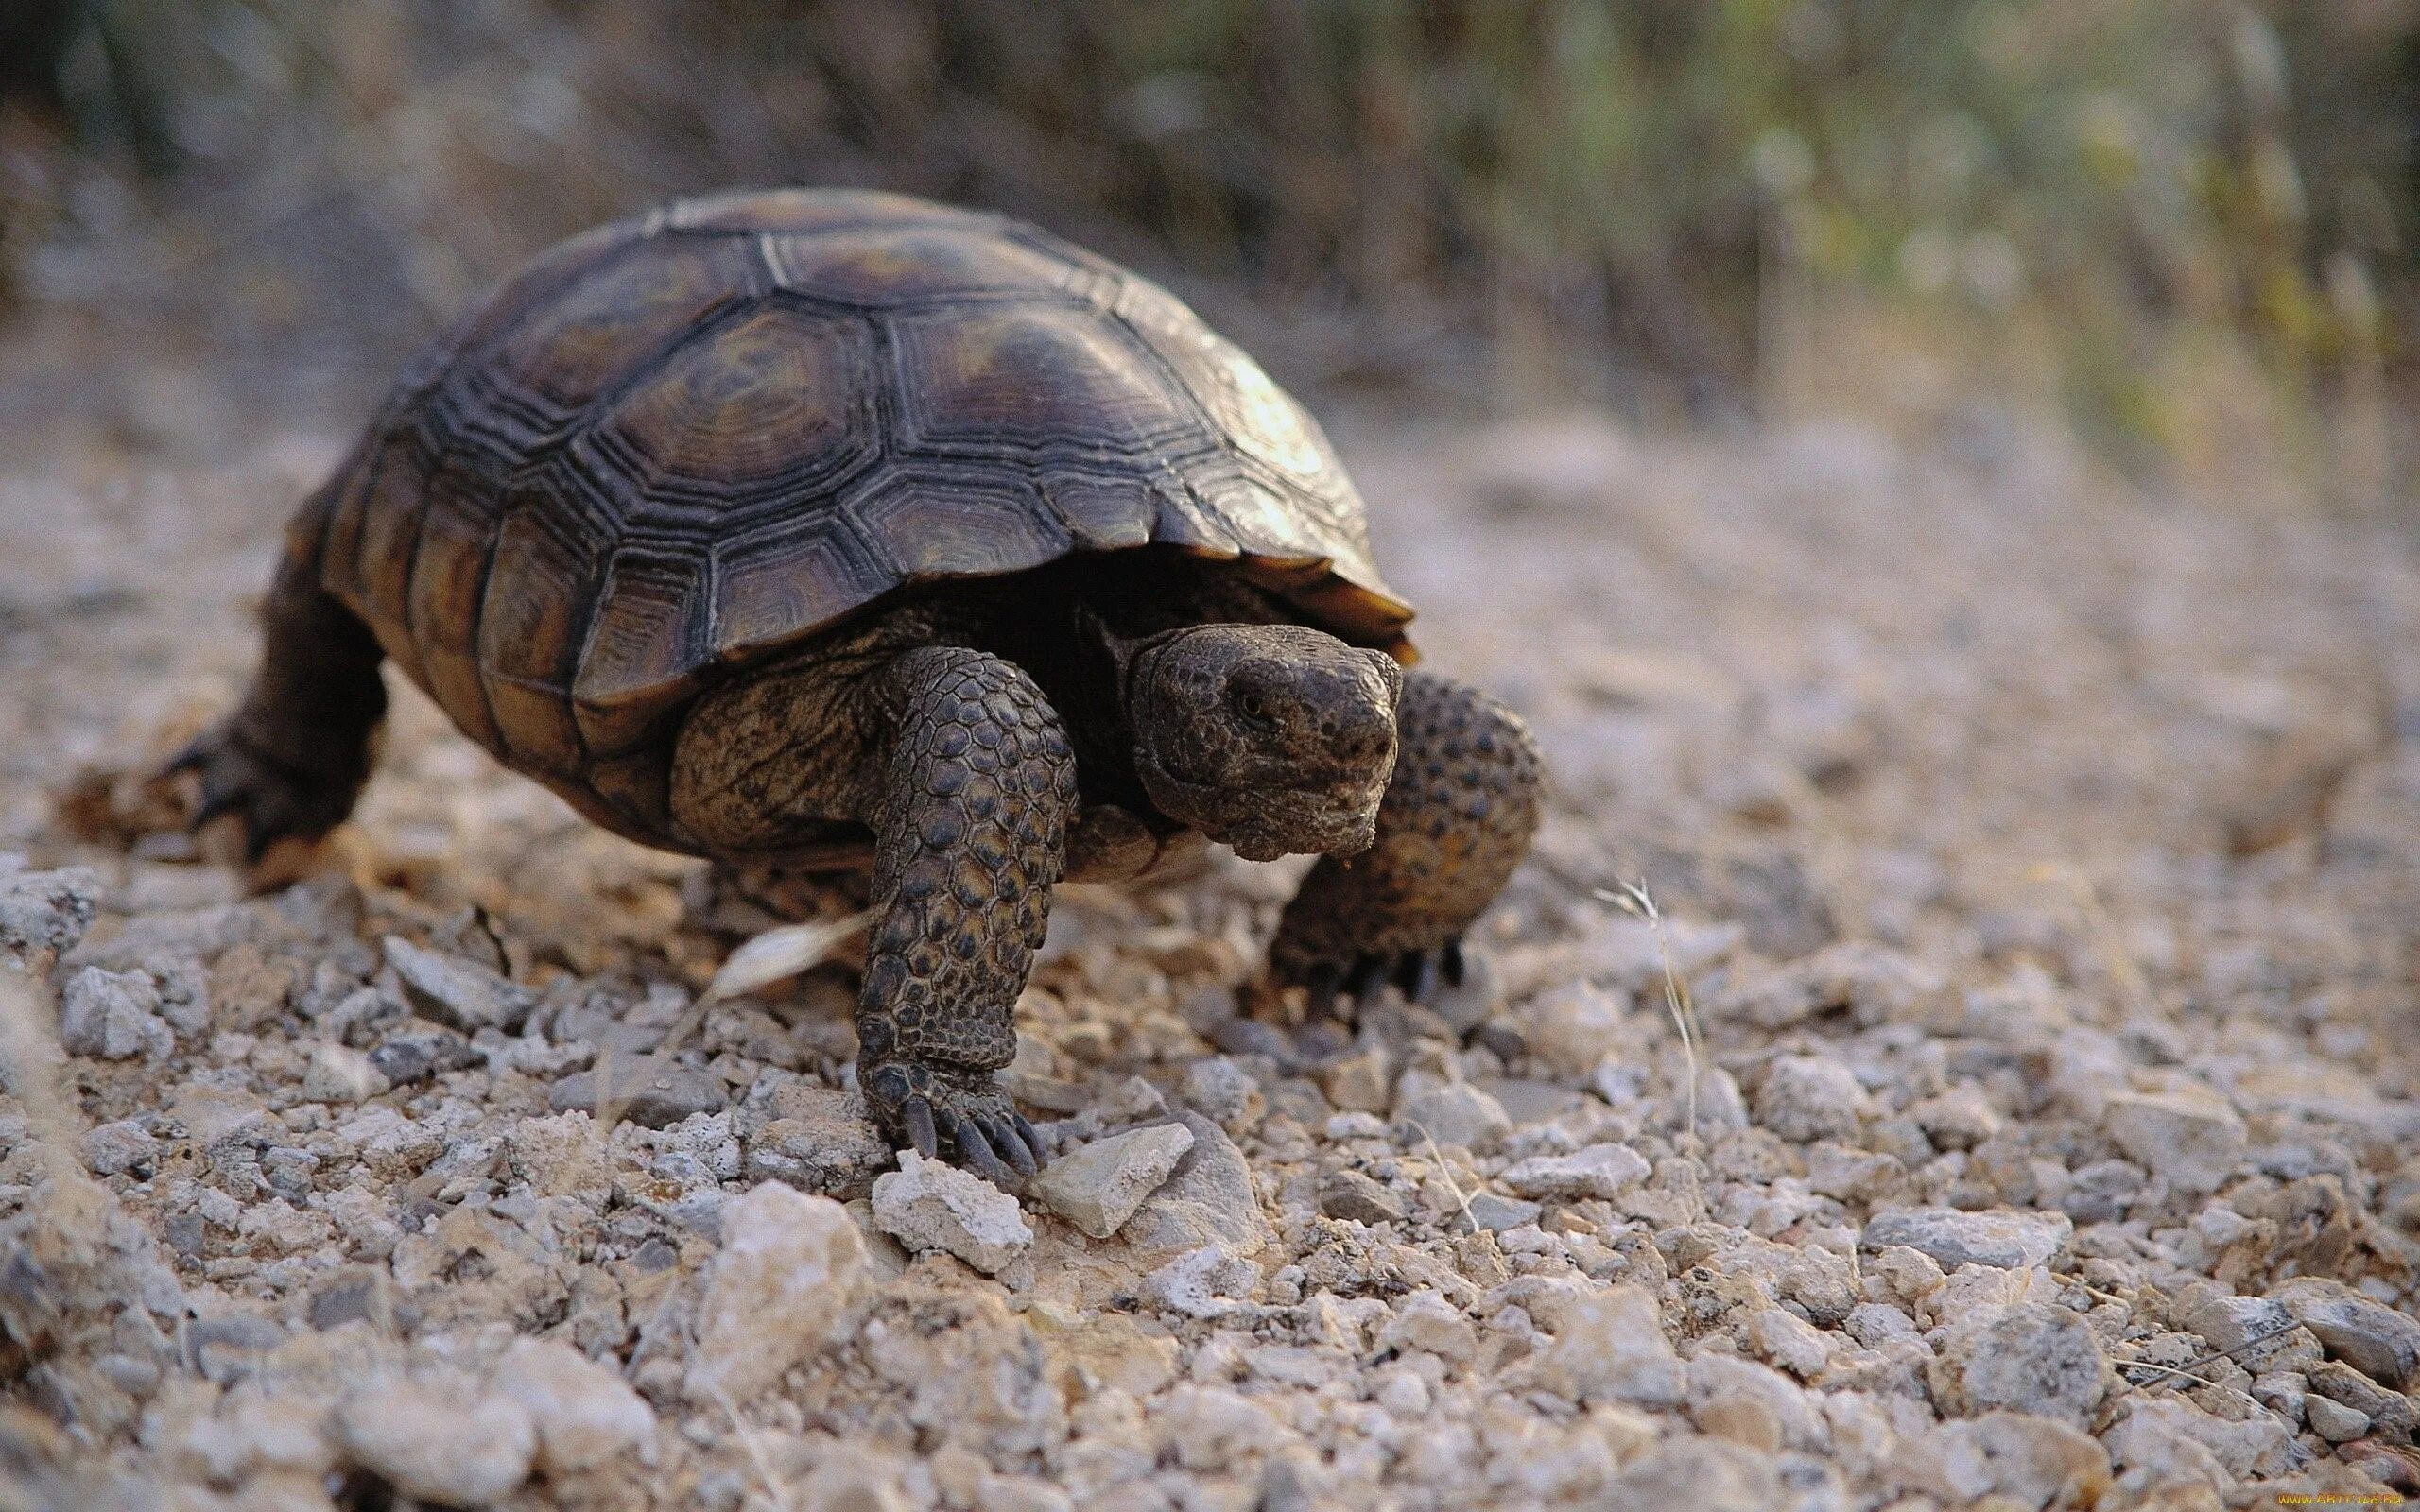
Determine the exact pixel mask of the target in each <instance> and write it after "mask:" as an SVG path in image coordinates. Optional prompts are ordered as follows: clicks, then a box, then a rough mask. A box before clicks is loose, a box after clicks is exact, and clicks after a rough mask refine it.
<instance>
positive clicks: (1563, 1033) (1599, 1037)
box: [1520, 967, 1661, 1081]
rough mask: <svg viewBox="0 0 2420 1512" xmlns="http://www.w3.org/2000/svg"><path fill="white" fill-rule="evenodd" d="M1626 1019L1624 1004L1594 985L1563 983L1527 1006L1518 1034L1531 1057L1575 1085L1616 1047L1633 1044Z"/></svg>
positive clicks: (1626, 1009) (1626, 1010)
mask: <svg viewBox="0 0 2420 1512" xmlns="http://www.w3.org/2000/svg"><path fill="white" fill-rule="evenodd" d="M1658 970H1661V968H1660V967H1659V968H1658ZM1629 1019H1630V1010H1629V1008H1628V1006H1627V1005H1626V1000H1625V999H1624V998H1622V997H1616V995H1614V994H1613V993H1611V992H1608V991H1606V990H1605V989H1604V988H1600V987H1599V986H1597V985H1596V984H1595V983H1593V982H1585V981H1582V982H1567V983H1565V984H1564V985H1563V986H1562V987H1559V988H1555V989H1554V990H1552V991H1550V992H1547V993H1546V994H1545V995H1544V996H1542V997H1539V998H1537V999H1536V1000H1535V1001H1533V1002H1532V1003H1530V1005H1529V1007H1528V1008H1527V1009H1526V1010H1524V1011H1523V1012H1522V1014H1521V1016H1520V1028H1521V1031H1522V1033H1523V1035H1524V1036H1525V1037H1526V1038H1527V1040H1528V1041H1529V1051H1530V1055H1531V1056H1533V1057H1537V1059H1539V1060H1540V1061H1542V1062H1544V1063H1545V1064H1546V1065H1547V1067H1548V1068H1550V1069H1551V1070H1553V1071H1554V1072H1555V1073H1556V1074H1559V1075H1562V1076H1564V1077H1566V1078H1569V1079H1571V1080H1574V1081H1577V1080H1580V1079H1582V1078H1584V1077H1585V1076H1586V1075H1587V1074H1589V1073H1590V1072H1592V1071H1595V1070H1596V1069H1597V1063H1598V1062H1599V1061H1600V1060H1602V1059H1604V1058H1605V1057H1606V1056H1607V1055H1609V1054H1610V1053H1612V1051H1613V1050H1614V1048H1615V1047H1616V1046H1617V1045H1621V1044H1624V1043H1626V1042H1628V1041H1630V1040H1633V1039H1634V1038H1635V1037H1634V1036H1633V1035H1632V1034H1630V1033H1629V1032H1628V1030H1627V1029H1626V1027H1625V1025H1626V1024H1627V1023H1628V1022H1629Z"/></svg>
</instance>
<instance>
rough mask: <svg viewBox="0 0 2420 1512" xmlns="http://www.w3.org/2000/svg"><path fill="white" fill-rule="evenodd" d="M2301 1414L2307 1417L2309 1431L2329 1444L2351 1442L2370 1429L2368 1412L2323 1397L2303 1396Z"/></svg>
mask: <svg viewBox="0 0 2420 1512" xmlns="http://www.w3.org/2000/svg"><path fill="white" fill-rule="evenodd" d="M2303 1414H2304V1416H2305V1417H2308V1419H2309V1422H2310V1431H2311V1432H2312V1433H2314V1434H2317V1435H2319V1436H2320V1437H2322V1438H2325V1439H2326V1440H2327V1441H2328V1442H2329V1443H2331V1444H2348V1443H2351V1442H2352V1441H2353V1440H2354V1439H2356V1438H2359V1437H2360V1436H2361V1435H2363V1434H2366V1433H2368V1432H2369V1431H2370V1415H2369V1414H2368V1413H2365V1412H2356V1411H2354V1410H2353V1409H2352V1408H2350V1407H2347V1406H2345V1405H2343V1404H2342V1403H2341V1402H2334V1401H2330V1400H2327V1399H2326V1398H2325V1397H2306V1398H2304V1399H2303Z"/></svg>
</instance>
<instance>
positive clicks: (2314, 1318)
mask: <svg viewBox="0 0 2420 1512" xmlns="http://www.w3.org/2000/svg"><path fill="white" fill-rule="evenodd" d="M2269 1296H2270V1297H2271V1299H2272V1300H2273V1301H2275V1302H2277V1303H2278V1304H2279V1305H2281V1306H2283V1307H2284V1308H2285V1310H2286V1311H2287V1312H2289V1313H2290V1314H2293V1315H2294V1320H2295V1321H2296V1322H2298V1323H2300V1324H2301V1325H2302V1326H2303V1327H2305V1328H2307V1329H2308V1330H2310V1331H2311V1332H2313V1333H2314V1334H2317V1335H2318V1336H2319V1342H2320V1344H2321V1345H2322V1346H2323V1347H2324V1348H2325V1349H2326V1350H2327V1352H2328V1353H2329V1354H2330V1355H2331V1356H2333V1357H2335V1358H2336V1359H2339V1360H2342V1361H2343V1362H2344V1363H2345V1364H2346V1365H2349V1366H2352V1367H2353V1368H2355V1369H2356V1370H2359V1371H2360V1372H2361V1373H2362V1374H2363V1375H2365V1376H2368V1377H2369V1378H2370V1379H2371V1380H2373V1381H2376V1382H2377V1383H2379V1384H2381V1385H2385V1386H2390V1387H2392V1388H2394V1390H2396V1391H2420V1321H2414V1320H2413V1319H2412V1318H2411V1317H2410V1316H2409V1315H2407V1314H2402V1313H2398V1312H2396V1311H2395V1310H2394V1309H2393V1308H2391V1307H2388V1306H2386V1305H2385V1304H2383V1303H2380V1302H2374V1301H2372V1300H2370V1299H2369V1298H2368V1297H2363V1296H2362V1295H2361V1294H2360V1293H2359V1292H2357V1291H2355V1290H2353V1288H2351V1287H2349V1286H2347V1285H2345V1284H2344V1283H2343V1282H2342V1281H2334V1280H2326V1279H2325V1278H2324V1277H2319V1276H2302V1277H2297V1278H2295V1279H2294V1280H2290V1281H2288V1282H2286V1283H2285V1284H2284V1285H2282V1286H2279V1287H2277V1288H2276V1289H2275V1290H2273V1291H2272V1292H2271V1293H2270V1294H2269Z"/></svg>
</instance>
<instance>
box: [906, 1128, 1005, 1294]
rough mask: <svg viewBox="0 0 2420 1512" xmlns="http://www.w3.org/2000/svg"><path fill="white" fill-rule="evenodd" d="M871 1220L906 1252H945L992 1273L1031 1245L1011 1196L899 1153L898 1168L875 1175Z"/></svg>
mask: <svg viewBox="0 0 2420 1512" xmlns="http://www.w3.org/2000/svg"><path fill="white" fill-rule="evenodd" d="M873 1221H874V1223H875V1225H876V1226H877V1227H878V1228H880V1229H882V1231H883V1232H884V1233H887V1234H889V1235H890V1236H891V1237H892V1238H893V1239H896V1240H898V1241H899V1242H900V1243H901V1244H903V1245H905V1246H908V1248H909V1249H911V1250H919V1251H923V1250H934V1249H940V1250H946V1251H947V1252H948V1253H950V1254H953V1255H956V1256H957V1257H958V1258H959V1259H960V1260H962V1261H964V1262H966V1263H968V1264H970V1265H972V1266H974V1267H975V1268H976V1269H977V1270H979V1271H981V1272H983V1273H984V1274H985V1275H987V1276H988V1275H996V1274H997V1273H999V1272H1000V1271H1002V1270H1004V1269H1006V1268H1007V1267H1008V1265H1009V1263H1011V1261H1013V1260H1015V1259H1016V1258H1017V1257H1018V1256H1019V1255H1022V1254H1024V1253H1025V1251H1026V1247H1027V1246H1029V1245H1031V1244H1032V1243H1033V1229H1031V1228H1030V1227H1029V1225H1028V1224H1027V1223H1026V1221H1025V1214H1024V1213H1022V1212H1020V1211H1018V1210H1017V1199H1016V1198H1014V1197H1012V1196H1010V1195H1009V1194H1007V1193H1005V1192H1003V1191H1001V1190H1000V1189H999V1188H998V1187H995V1186H994V1185H993V1184H992V1183H991V1182H989V1181H986V1180H984V1179H983V1178H982V1177H979V1176H977V1175H976V1174H975V1173H974V1172H972V1171H962V1170H959V1168H958V1167H957V1166H954V1165H948V1164H945V1163H943V1162H942V1161H940V1160H925V1159H924V1158H923V1157H922V1156H920V1155H918V1154H917V1153H916V1152H915V1151H913V1150H902V1151H901V1152H900V1153H899V1169H898V1170H896V1171H891V1172H888V1173H886V1174H884V1175H883V1176H880V1177H876V1178H875V1180H874V1184H873Z"/></svg>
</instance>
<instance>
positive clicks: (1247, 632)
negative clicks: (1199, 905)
mask: <svg viewBox="0 0 2420 1512" xmlns="http://www.w3.org/2000/svg"><path fill="white" fill-rule="evenodd" d="M1121 649H1122V650H1124V651H1125V652H1126V654H1125V655H1122V656H1121V657H1120V658H1119V661H1120V662H1121V663H1122V664H1123V666H1124V671H1125V677H1124V683H1125V695H1126V713H1127V719H1128V723H1129V726H1130V728H1131V729H1132V730H1133V732H1134V765H1135V770H1136V773H1137V775H1139V776H1140V777H1141V778H1142V780H1143V787H1144V790H1145V791H1146V792H1148V793H1150V797H1151V801H1152V803H1153V804H1155V805H1156V806H1157V807H1158V808H1159V810H1160V812H1161V813H1163V814H1165V815H1167V816H1168V817H1169V818H1171V819H1175V820H1177V821H1178V822H1179V823H1182V824H1188V825H1191V826H1192V827H1193V828H1195V829H1197V830H1200V831H1201V833H1204V834H1206V835H1208V836H1209V837H1210V838H1211V839H1213V840H1218V841H1220V842H1222V843H1223V844H1226V845H1230V846H1233V847H1235V849H1236V852H1237V853H1238V854H1241V855H1243V856H1244V857H1246V858H1247V859H1250V860H1253V861H1271V860H1274V859H1276V858H1277V857H1279V856H1281V855H1288V854H1295V855H1304V854H1319V855H1352V854H1354V853H1355V852H1357V851H1365V850H1367V849H1369V846H1370V842H1371V840H1372V838H1373V837H1374V835H1375V834H1376V832H1377V822H1378V800H1379V799H1380V798H1381V797H1383V796H1384V795H1385V793H1386V788H1387V779H1388V778H1389V777H1391V776H1392V775H1393V772H1394V765H1395V703H1396V700H1398V699H1399V698H1401V697H1402V696H1403V673H1402V671H1401V669H1399V668H1398V667H1397V666H1396V665H1395V663H1394V662H1393V661H1392V660H1391V659H1390V658H1388V657H1387V656H1386V655H1384V654H1383V653H1381V652H1377V651H1367V650H1362V649H1359V648H1357V647H1355V646H1350V645H1347V644H1344V643H1343V642H1342V641H1340V640H1338V639H1337V638H1336V637H1335V636H1332V635H1328V634H1324V633H1322V632H1321V631H1319V630H1313V629H1307V628H1305V627H1302V626H1298V625H1201V626H1192V627H1185V628H1183V629H1177V630H1169V631H1167V632H1164V633H1162V634H1159V635H1154V636H1151V637H1150V638H1149V639H1147V640H1144V641H1141V642H1137V643H1132V644H1129V645H1127V646H1125V647H1122V648H1121Z"/></svg>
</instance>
